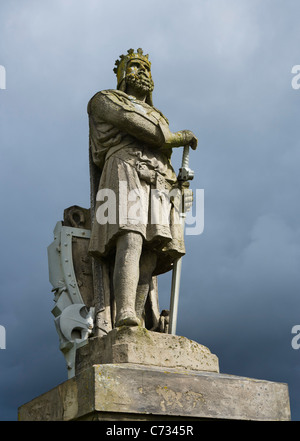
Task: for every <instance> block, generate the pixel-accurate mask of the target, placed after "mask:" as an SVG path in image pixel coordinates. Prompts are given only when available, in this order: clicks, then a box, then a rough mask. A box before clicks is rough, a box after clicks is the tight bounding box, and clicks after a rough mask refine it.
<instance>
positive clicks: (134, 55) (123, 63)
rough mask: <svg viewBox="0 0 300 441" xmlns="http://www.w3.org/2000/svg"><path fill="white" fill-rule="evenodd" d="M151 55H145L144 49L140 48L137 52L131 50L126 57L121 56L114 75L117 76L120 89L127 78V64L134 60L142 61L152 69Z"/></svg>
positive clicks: (117, 61) (116, 63)
mask: <svg viewBox="0 0 300 441" xmlns="http://www.w3.org/2000/svg"><path fill="white" fill-rule="evenodd" d="M148 57H149V55H148V54H147V55H144V53H143V49H141V48H139V49H138V50H137V51H136V52H134V49H129V50H128V51H127V54H126V55H120V59H119V60H116V62H115V66H116V67H115V68H114V69H113V70H114V73H115V74H116V75H117V84H118V87H119V85H120V84H121V82H122V80H123V79H124V78H125V75H126V69H127V64H128V63H129V62H130V61H132V60H140V61H143V62H144V63H146V64H147V65H148V66H149V68H151V63H150V61H149V58H148Z"/></svg>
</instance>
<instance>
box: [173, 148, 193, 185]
mask: <svg viewBox="0 0 300 441" xmlns="http://www.w3.org/2000/svg"><path fill="white" fill-rule="evenodd" d="M193 178H194V171H193V170H191V169H190V168H189V146H188V145H185V146H184V148H183V155H182V163H181V168H180V169H179V174H178V178H177V179H178V181H191V180H192V179H193Z"/></svg>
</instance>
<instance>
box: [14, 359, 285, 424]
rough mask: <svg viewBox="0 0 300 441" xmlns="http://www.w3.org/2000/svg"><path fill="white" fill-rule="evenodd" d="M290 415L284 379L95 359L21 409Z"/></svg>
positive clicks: (33, 416) (117, 414) (114, 416)
mask: <svg viewBox="0 0 300 441" xmlns="http://www.w3.org/2000/svg"><path fill="white" fill-rule="evenodd" d="M154 418H155V419H156V420H172V419H174V420H178V419H190V418H192V419H194V420H197V419H199V420H201V419H213V420H219V419H225V420H226V419H228V420H232V419H233V420H254V421H255V420H257V421H276V420H277V421H288V420H290V406H289V395H288V387H287V385H286V384H283V383H274V382H270V381H264V380H256V379H251V378H244V377H237V376H233V375H226V374H218V373H213V372H199V371H189V372H187V371H186V370H182V369H170V368H158V367H150V366H142V365H133V364H119V365H117V364H115V365H111V364H104V365H95V366H93V367H90V368H89V369H86V370H85V371H83V372H81V373H80V374H79V375H77V376H76V377H74V378H72V379H70V380H67V381H66V382H65V383H62V384H61V385H59V386H57V387H56V388H54V389H52V390H51V391H49V392H47V393H45V394H43V395H41V396H40V397H37V398H35V399H34V400H32V401H31V402H29V403H27V404H24V405H23V406H21V407H20V409H19V420H21V421H41V420H43V421H46V420H47V421H70V420H92V419H97V420H115V421H116V420H118V421H121V420H127V421H137V420H141V421H142V420H153V419H154Z"/></svg>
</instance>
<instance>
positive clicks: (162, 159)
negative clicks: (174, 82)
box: [88, 90, 185, 274]
mask: <svg viewBox="0 0 300 441" xmlns="http://www.w3.org/2000/svg"><path fill="white" fill-rule="evenodd" d="M88 113H89V128H90V152H91V158H92V162H93V165H94V166H95V167H96V168H97V169H98V171H99V170H101V177H100V181H99V185H98V188H97V190H98V191H97V194H96V195H94V197H95V196H96V202H95V210H94V220H93V224H92V231H91V239H90V245H89V253H90V255H92V256H93V257H96V258H98V259H100V260H101V259H102V260H103V259H108V258H110V257H112V256H113V255H114V251H115V245H116V240H117V238H118V237H119V235H120V234H122V233H124V232H128V231H134V232H137V233H139V234H141V235H142V237H143V239H144V241H143V244H144V245H143V246H144V247H145V248H150V249H151V250H152V251H154V252H156V253H157V258H158V259H157V267H156V270H155V273H154V274H160V273H163V272H166V271H168V270H169V269H171V266H172V262H173V261H174V259H176V258H178V257H181V256H182V255H183V254H185V247H184V239H183V231H182V227H181V225H180V219H179V210H180V203H181V192H180V189H179V188H178V184H177V178H176V174H175V172H174V170H173V167H172V165H171V161H170V158H171V153H172V149H171V148H168V149H167V148H163V145H164V144H165V141H166V139H167V137H168V135H169V133H170V131H169V127H168V121H167V119H166V118H165V117H164V115H163V114H162V113H161V112H160V111H158V110H157V109H156V108H154V107H152V106H150V105H148V104H146V103H144V102H141V101H138V100H137V99H136V98H134V97H132V96H129V95H127V94H126V93H124V92H121V91H119V90H104V91H101V92H98V93H97V94H96V95H95V96H94V97H93V98H92V99H91V100H90V102H89V104H88Z"/></svg>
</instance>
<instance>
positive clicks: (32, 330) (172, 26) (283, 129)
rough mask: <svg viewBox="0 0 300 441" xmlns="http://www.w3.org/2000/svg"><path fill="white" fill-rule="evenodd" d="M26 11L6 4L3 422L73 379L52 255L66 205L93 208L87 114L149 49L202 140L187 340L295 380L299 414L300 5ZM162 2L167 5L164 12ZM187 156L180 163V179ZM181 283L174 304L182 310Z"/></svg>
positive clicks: (156, 71) (183, 328) (188, 260)
mask: <svg viewBox="0 0 300 441" xmlns="http://www.w3.org/2000/svg"><path fill="white" fill-rule="evenodd" d="M152 4H153V8H149V6H148V4H147V5H146V4H144V3H143V2H138V1H133V0H132V1H127V2H126V5H125V4H124V3H123V2H121V1H116V0H113V1H111V2H109V3H108V2H104V1H93V0H88V1H85V2H75V1H70V0H65V1H64V2H59V1H51V2H50V1H45V2H38V1H28V2H26V4H25V3H24V2H19V1H14V2H9V3H5V4H2V5H1V15H0V17H1V18H0V25H1V29H2V31H1V39H0V45H1V58H0V64H1V65H3V66H5V68H6V73H7V89H6V90H5V91H4V90H0V106H1V134H0V137H1V138H0V139H1V152H2V157H1V164H0V170H1V189H0V191H1V206H2V242H1V243H2V250H1V268H0V274H1V278H0V280H1V299H0V304H1V306H0V324H1V325H4V326H5V327H6V330H7V349H6V350H1V351H0V366H1V378H0V390H1V400H2V403H1V408H0V419H2V420H5V419H15V418H16V412H17V406H19V405H20V404H22V403H24V402H25V401H28V400H30V399H32V398H33V397H34V396H36V395H39V394H40V393H43V392H45V391H46V390H48V389H50V388H51V387H54V386H56V385H57V384H58V383H59V382H61V381H64V380H65V378H66V372H65V367H64V360H63V356H62V355H61V354H60V352H59V349H58V337H57V335H56V331H55V328H54V324H53V319H52V316H51V312H50V311H51V309H52V307H53V300H52V294H51V286H50V284H49V282H48V268H47V253H46V248H47V246H48V245H49V243H51V242H52V240H53V235H52V231H53V228H54V226H55V223H56V221H57V220H60V219H61V217H62V214H63V210H64V208H66V207H68V206H70V205H74V204H77V205H81V206H84V207H88V204H89V177H88V155H87V148H88V146H87V143H88V125H87V115H86V105H87V102H88V100H89V99H90V97H91V96H92V95H93V94H94V93H95V92H97V91H98V90H100V89H105V88H114V87H115V78H114V74H113V72H112V68H113V65H114V61H115V59H116V58H118V56H119V55H120V54H121V53H124V52H125V51H126V50H127V49H129V48H130V47H133V48H135V49H137V48H138V47H142V48H143V49H144V50H145V51H146V52H147V53H148V52H149V54H150V59H151V61H152V71H153V78H154V82H155V91H154V104H155V106H156V107H158V108H159V109H160V110H162V111H163V112H164V113H165V114H166V116H167V117H168V118H169V120H170V122H171V128H172V129H173V130H180V129H191V130H193V131H194V132H195V133H196V135H197V136H198V137H199V148H198V150H197V151H196V152H192V153H191V166H192V168H193V169H194V170H195V172H196V176H195V179H194V181H193V183H192V187H193V188H194V189H196V188H203V189H204V191H205V228H204V233H203V234H202V235H200V236H195V237H187V240H186V242H187V255H186V256H185V257H184V263H183V275H182V285H181V287H182V289H181V294H180V295H181V297H180V310H179V318H178V333H179V334H180V335H184V336H187V337H188V338H191V339H194V340H196V341H198V342H199V343H203V344H205V345H207V346H208V347H209V348H210V349H211V350H212V351H213V352H214V353H216V354H217V355H218V356H219V358H220V367H221V371H222V372H226V373H230V374H236V375H245V376H250V377H253V378H262V379H270V380H274V381H284V382H288V383H289V387H290V394H291V400H292V412H293V417H294V419H300V403H299V398H298V397H297V396H296V395H297V394H296V391H297V388H298V386H299V374H300V373H299V361H300V353H299V352H297V351H296V350H293V349H292V347H291V338H292V335H291V329H292V326H294V325H296V324H300V316H299V302H300V298H299V284H300V280H299V277H300V276H299V271H298V268H299V263H300V244H299V240H300V237H299V236H300V228H299V222H298V220H299V217H300V216H299V215H300V213H299V204H298V200H299V187H300V186H299V184H300V182H299V180H300V177H299V173H298V168H299V163H300V148H299V124H298V120H297V115H298V109H299V99H300V92H299V91H296V90H293V89H292V87H291V79H292V75H291V69H292V66H293V65H295V64H299V63H300V59H299V48H298V42H299V26H298V22H297V17H298V16H299V12H300V6H299V5H298V4H297V2H296V1H292V0H288V1H286V2H285V3H284V6H283V4H282V2H279V1H270V0H263V1H250V0H239V1H234V0H229V1H226V2H224V1H220V0H216V1H214V2H210V1H205V0H201V1H199V2H194V1H186V2H184V3H183V2H181V1H174V0H173V1H169V0H167V1H164V2H159V1H154V2H152ZM154 6H155V7H154ZM180 160H181V151H180V150H179V151H178V152H175V154H174V164H175V168H178V167H179V164H180ZM169 282H170V281H169V276H166V277H165V278H163V279H162V281H161V283H160V286H161V304H162V306H163V307H167V306H168V301H169V290H170V283H169Z"/></svg>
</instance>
